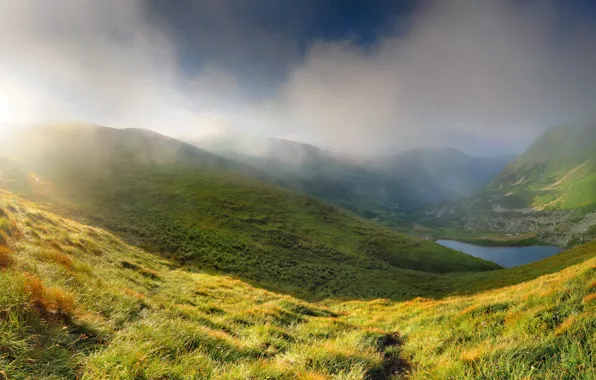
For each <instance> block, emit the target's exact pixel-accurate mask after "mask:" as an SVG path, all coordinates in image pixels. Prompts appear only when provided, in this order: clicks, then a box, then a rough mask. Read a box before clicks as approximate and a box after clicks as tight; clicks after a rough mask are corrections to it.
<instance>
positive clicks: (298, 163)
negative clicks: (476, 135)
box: [194, 135, 510, 218]
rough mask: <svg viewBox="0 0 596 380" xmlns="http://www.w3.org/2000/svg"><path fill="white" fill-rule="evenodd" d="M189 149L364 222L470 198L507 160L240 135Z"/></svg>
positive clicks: (454, 152) (444, 151) (205, 141)
mask: <svg viewBox="0 0 596 380" xmlns="http://www.w3.org/2000/svg"><path fill="white" fill-rule="evenodd" d="M194 145H196V146H199V147H202V148H204V149H207V150H210V151H213V152H216V153H217V154H221V155H223V156H226V157H228V158H231V159H234V160H237V161H240V162H245V163H249V164H251V165H253V166H255V167H257V168H259V169H262V170H263V171H266V172H267V173H269V174H271V175H272V176H273V177H276V178H280V179H283V181H284V185H286V186H289V187H291V188H294V189H296V190H298V191H301V192H303V193H306V194H310V195H313V196H316V197H319V198H322V199H324V200H326V201H328V202H332V203H334V204H338V205H340V206H342V207H344V208H347V209H350V210H352V211H356V212H358V213H360V214H361V215H364V216H366V217H369V218H370V217H375V216H377V217H382V216H383V215H386V214H387V213H388V212H393V214H399V213H404V212H406V213H408V212H411V211H414V210H417V209H420V208H421V207H423V206H424V205H425V204H428V203H433V202H437V201H443V200H447V199H454V198H457V197H460V196H463V195H469V194H470V193H471V192H472V191H474V190H476V189H478V188H481V187H482V186H484V185H486V184H487V183H488V181H489V180H490V179H491V178H492V177H493V176H494V175H496V174H497V173H498V172H499V171H500V170H501V169H502V168H503V167H504V166H505V165H506V163H507V162H508V161H509V160H510V158H509V157H470V156H467V155H465V154H463V153H461V152H459V151H457V150H455V149H414V150H411V151H408V152H404V153H400V154H396V155H392V156H373V157H365V158H363V157H360V158H354V157H348V156H342V155H339V154H335V153H332V152H329V151H326V150H323V149H319V148H316V147H314V146H311V145H308V144H302V143H298V142H293V141H287V140H277V139H266V138H259V137H252V136H241V135H219V136H215V137H211V138H209V139H207V138H205V139H202V140H196V141H194ZM379 211H381V212H379ZM377 214H379V215H377ZM394 216H395V215H394Z"/></svg>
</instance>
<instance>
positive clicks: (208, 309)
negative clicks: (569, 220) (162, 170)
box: [0, 193, 596, 379]
mask: <svg viewBox="0 0 596 380" xmlns="http://www.w3.org/2000/svg"><path fill="white" fill-rule="evenodd" d="M0 210H2V211H1V212H0V230H1V232H0V237H1V239H0V268H1V269H0V289H1V291H0V376H4V377H8V378H10V379H20V378H123V379H126V378H129V379H132V378H146V379H157V378H169V379H176V378H193V377H194V378H214V379H215V378H217V379H221V378H223V379H226V378H228V379H248V378H253V379H260V378H270V379H293V378H305V379H384V378H399V377H402V376H406V375H407V376H410V377H412V378H458V379H459V378H486V379H493V378H536V379H544V378H556V379H559V378H585V379H589V378H594V375H595V374H596V373H595V365H594V363H595V362H596V358H595V357H594V353H595V352H596V341H595V334H594V333H595V332H596V313H595V310H596V303H595V301H596V295H595V294H596V258H594V255H595V253H596V243H592V244H589V245H584V246H582V247H578V248H576V249H574V250H572V251H569V252H566V253H565V254H563V255H557V256H559V257H557V256H555V257H553V258H551V259H550V260H551V261H550V262H548V261H547V262H546V264H543V265H542V266H541V265H534V266H526V268H525V269H524V267H520V268H522V269H517V268H514V269H508V270H503V271H495V272H487V273H481V274H468V275H466V274H459V275H442V276H439V275H437V276H438V277H439V279H443V281H445V283H447V282H448V281H451V282H450V285H449V286H450V287H453V286H455V285H454V284H459V285H460V286H462V287H467V288H468V289H469V288H470V287H474V286H476V287H482V286H485V285H479V284H485V283H487V282H488V283H492V285H491V286H496V285H497V284H498V283H497V279H498V278H503V277H505V278H506V277H507V276H508V275H509V274H511V278H513V280H510V281H517V282H519V281H523V280H524V279H525V280H527V279H529V278H532V277H536V276H538V275H540V274H542V273H545V272H547V273H548V272H549V271H551V269H548V268H547V267H554V268H555V270H560V271H559V272H557V273H552V274H549V275H545V276H542V277H539V278H537V279H535V280H532V281H526V282H523V283H520V284H518V285H515V286H509V287H505V288H502V289H498V290H493V291H487V292H482V293H478V294H474V295H470V296H457V297H450V298H443V299H437V300H432V299H425V298H416V299H414V300H411V301H407V302H392V301H389V300H383V299H379V300H376V301H368V302H365V301H349V302H342V301H338V300H331V299H329V300H326V301H323V302H319V303H306V302H304V301H300V300H298V299H295V298H292V297H290V296H284V295H279V294H275V293H272V292H270V291H266V290H263V289H259V288H255V287H252V286H250V285H248V284H246V283H245V282H242V281H240V280H237V279H233V278H230V277H227V276H221V275H210V274H205V273H198V272H193V271H192V270H191V269H189V268H183V267H180V266H178V265H176V264H175V263H174V262H172V261H170V260H167V259H164V258H160V257H159V256H156V255H152V254H148V253H146V252H145V251H143V250H141V249H138V248H135V247H132V246H130V245H127V244H126V243H124V242H123V241H122V240H120V239H119V238H117V237H116V236H114V235H112V234H109V233H107V232H105V231H103V230H101V229H97V228H94V227H89V226H85V225H82V224H79V223H77V222H74V221H71V220H68V219H64V218H61V217H58V216H55V215H53V214H50V213H47V212H44V211H40V210H39V209H37V208H36V206H35V205H34V204H30V203H28V202H26V201H23V200H20V199H18V198H15V197H14V196H12V195H11V194H9V193H1V197H0ZM571 264H575V265H572V266H570V267H568V268H566V269H563V268H557V265H560V266H561V267H564V266H568V265H571ZM542 267H544V268H542ZM541 268H542V269H541ZM541 270H542V272H541ZM477 276H485V277H477ZM486 276H492V277H486ZM429 286H430V284H429Z"/></svg>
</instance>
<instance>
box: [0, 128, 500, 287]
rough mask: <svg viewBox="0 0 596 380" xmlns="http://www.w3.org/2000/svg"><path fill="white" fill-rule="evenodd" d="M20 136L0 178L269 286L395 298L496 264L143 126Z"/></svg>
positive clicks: (59, 206)
mask: <svg viewBox="0 0 596 380" xmlns="http://www.w3.org/2000/svg"><path fill="white" fill-rule="evenodd" d="M21 141H24V142H23V143H22V144H21V152H20V154H16V153H15V155H16V156H17V157H20V158H19V161H18V162H17V163H13V166H14V169H13V172H14V173H13V175H12V178H6V179H4V180H0V182H1V183H2V184H3V186H6V187H8V188H9V189H16V190H17V191H19V192H21V193H23V194H25V195H27V196H28V197H29V198H30V199H33V200H36V201H37V202H39V203H43V204H46V205H48V206H47V207H48V208H49V209H51V210H54V211H56V212H59V213H61V214H62V215H70V216H74V217H76V218H78V219H79V220H82V221H85V222H86V223H89V224H93V225H99V226H103V227H105V228H107V229H109V230H111V231H113V232H115V233H117V234H118V235H120V236H122V237H124V238H126V240H127V241H128V242H130V243H132V244H134V245H138V246H140V247H142V248H144V249H146V250H148V251H151V252H156V253H159V254H161V255H162V256H164V257H169V258H174V259H176V260H177V261H178V262H181V263H186V264H188V265H192V266H195V267H196V268H199V269H201V270H213V271H217V272H224V273H228V274H232V275H235V276H238V277H239V278H242V279H245V280H249V281H253V282H254V283H256V284H259V285H261V286H266V287H268V288H269V289H275V290H283V291H286V292H290V293H292V294H296V295H300V296H303V297H311V298H312V297H326V296H337V297H363V298H371V297H390V298H396V299H400V298H407V297H410V296H412V295H419V294H421V293H423V292H425V288H426V286H427V285H426V284H427V283H428V278H429V276H431V277H432V276H433V275H436V274H438V273H446V272H462V271H483V270H494V269H498V268H499V267H498V266H497V265H496V264H494V263H491V262H487V261H484V260H480V259H477V258H474V257H472V256H469V255H466V254H462V253H459V252H456V251H453V250H450V249H447V248H444V247H441V246H439V245H437V244H435V243H433V242H431V241H428V240H424V239H420V238H414V237H411V236H407V235H403V234H399V233H396V232H394V231H392V230H390V229H388V228H384V227H381V226H378V225H376V224H374V223H372V222H368V221H365V220H362V219H360V218H357V217H355V216H352V215H350V214H347V213H345V212H343V211H341V210H338V209H336V208H334V207H332V206H328V205H325V204H322V203H320V202H318V201H316V200H314V199H312V198H308V197H305V196H301V195H298V194H295V193H293V192H290V191H287V190H285V189H282V188H280V187H274V186H271V185H269V184H266V183H264V182H262V181H258V180H256V179H255V176H261V175H265V174H261V173H260V172H259V171H258V170H257V169H252V168H250V167H249V168H247V167H246V166H244V165H242V164H239V163H235V162H233V161H230V160H227V159H224V158H221V157H218V156H215V155H213V154H211V153H208V152H205V151H202V150H199V149H197V148H194V147H192V146H190V145H188V144H185V143H181V142H179V141H177V140H174V139H170V138H166V137H164V136H161V135H158V134H156V133H153V132H148V131H144V130H116V129H110V128H105V127H96V126H76V127H46V128H41V129H38V130H36V131H35V133H33V134H32V133H29V132H25V133H24V134H23V135H22V138H21ZM15 165H16V166H15ZM19 165H21V169H20V170H21V171H20V172H19V171H18V170H19V169H18V167H19ZM19 173H20V174H19ZM247 173H248V174H247ZM9 179H10V181H9Z"/></svg>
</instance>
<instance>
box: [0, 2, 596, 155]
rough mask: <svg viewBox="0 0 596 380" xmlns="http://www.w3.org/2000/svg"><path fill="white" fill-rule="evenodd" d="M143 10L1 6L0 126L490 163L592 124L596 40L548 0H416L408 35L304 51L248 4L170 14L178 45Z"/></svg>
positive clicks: (160, 21)
mask: <svg viewBox="0 0 596 380" xmlns="http://www.w3.org/2000/svg"><path fill="white" fill-rule="evenodd" d="M150 3H151V2H148V1H142V0H129V1H120V0H89V1H78V2H73V1H70V0H52V1H46V0H20V1H12V0H0V122H3V121H10V122H47V121H63V120H82V121H89V122H93V123H99V124H105V125H111V126H118V127H125V126H132V127H142V128H150V129H154V130H157V131H158V132H161V133H165V134H168V135H171V136H174V137H177V136H181V135H185V136H191V135H205V134H210V133H211V132H213V133H215V132H218V131H229V130H235V131H243V132H249V133H253V134H264V135H269V136H274V137H291V138H293V139H298V140H301V141H305V142H309V143H313V144H316V145H322V146H323V147H326V148H330V149H334V150H339V151H347V152H359V153H362V152H366V153H370V152H390V151H397V150H402V149H406V148H409V147H415V146H429V145H430V146H440V145H445V144H446V145H452V146H457V147H459V148H468V151H471V150H472V149H471V147H470V145H474V141H476V142H478V144H477V145H478V146H474V147H473V148H474V151H475V152H478V151H485V152H486V153H487V154H490V153H499V152H503V151H509V150H508V149H504V148H503V146H504V145H507V146H508V147H510V148H511V149H510V150H512V151H518V150H520V149H522V148H523V147H524V146H525V145H526V144H527V143H528V142H529V141H530V140H531V139H532V138H534V137H535V136H536V134H538V133H539V132H540V131H541V130H543V129H544V128H547V127H549V126H551V125H553V124H556V123H560V122H567V121H569V120H572V119H581V118H584V117H587V116H588V114H589V112H590V110H591V108H593V102H594V100H595V99H596V77H594V76H593V75H592V73H591V71H592V68H593V67H595V64H596V48H595V46H596V44H594V41H595V40H596V39H595V35H596V34H595V32H594V28H593V27H592V26H591V25H589V24H588V23H586V24H579V23H576V24H572V25H560V20H559V17H558V14H557V13H556V7H554V5H553V2H551V1H543V2H540V1H534V2H513V1H457V0H436V1H430V2H424V3H422V4H424V6H422V7H420V8H419V9H418V10H417V11H416V12H415V13H414V14H413V15H412V19H411V20H410V22H409V23H408V25H409V26H410V29H409V30H408V32H407V33H403V28H399V29H400V33H399V34H395V35H386V36H385V37H383V38H380V39H379V40H377V41H376V42H375V43H373V44H372V45H369V46H362V44H355V43H353V42H351V41H349V40H346V41H315V42H313V43H311V44H310V46H309V48H308V49H307V50H306V53H305V54H300V52H299V51H298V50H297V45H296V40H294V39H293V38H292V37H291V35H292V33H293V31H295V30H297V29H296V28H298V27H297V26H296V24H299V23H296V24H293V25H289V26H287V27H286V26H284V28H282V29H283V30H282V31H280V30H281V29H267V28H266V27H263V26H261V23H259V22H258V21H259V18H258V17H256V15H258V12H257V10H256V9H254V8H250V6H249V4H250V3H249V2H243V3H242V4H243V6H242V7H240V9H242V12H240V11H239V10H238V9H239V8H236V7H232V2H229V1H223V0H222V1H219V2H214V1H211V0H201V1H196V2H195V3H194V8H193V7H191V8H189V9H188V10H185V11H183V12H179V13H182V14H186V16H187V18H188V19H187V20H186V21H185V22H186V23H187V24H188V22H189V20H190V21H192V20H193V17H196V19H197V22H196V27H193V28H191V30H190V32H188V33H187V34H184V33H181V31H180V30H178V28H177V26H176V23H175V22H172V20H171V19H170V20H169V22H165V19H164V18H163V17H156V14H154V12H155V10H156V9H159V8H148V4H150ZM265 3H266V2H265ZM164 4H166V5H167V4H169V2H168V3H164ZM299 10H300V12H298V11H297V12H298V13H299V14H300V15H301V16H300V17H307V16H308V15H310V14H311V13H312V12H311V10H309V9H308V8H307V7H300V8H299ZM245 13H247V14H252V16H251V17H244V16H242V15H243V14H245ZM175 17H181V16H180V14H178V15H177V16H175ZM298 19H299V18H298ZM298 19H297V20H298ZM175 20H176V19H174V21H175ZM182 21H183V20H181V22H182ZM198 21H201V22H198ZM306 24H308V23H306ZM278 26H279V25H278ZM301 33H302V32H301ZM191 45H192V47H193V50H192V51H193V54H192V55H191V57H189V56H188V55H185V54H183V53H184V52H185V51H186V50H188V48H189V46H191ZM195 45H196V46H195ZM201 53H203V55H201ZM191 58H192V59H195V60H196V62H193V61H192V59H191ZM189 59H190V60H189ZM188 65H196V67H195V66H193V69H192V70H190V69H189V67H188ZM251 67H252V68H254V67H260V68H261V69H262V70H256V71H255V70H251ZM268 72H271V75H267V73H268ZM255 73H261V74H263V75H262V76H261V74H255ZM249 79H250V80H249ZM251 80H252V81H251ZM247 82H250V83H253V85H251V86H249V87H248V90H247V87H246V86H245V85H246V83H247ZM254 83H261V85H262V87H263V88H260V89H259V88H255V87H254ZM257 87H258V86H257ZM257 93H258V94H257ZM454 131H455V132H454ZM456 132H457V133H456ZM454 134H457V136H458V137H457V138H450V137H452V135H454ZM474 136H479V138H478V139H475V138H474ZM497 140H498V144H491V141H497ZM491 145H493V146H491Z"/></svg>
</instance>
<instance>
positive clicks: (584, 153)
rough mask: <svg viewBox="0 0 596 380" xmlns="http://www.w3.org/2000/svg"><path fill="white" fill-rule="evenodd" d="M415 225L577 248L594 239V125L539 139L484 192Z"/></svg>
mask: <svg viewBox="0 0 596 380" xmlns="http://www.w3.org/2000/svg"><path fill="white" fill-rule="evenodd" d="M422 215H423V216H422V218H421V219H419V220H418V222H419V223H421V224H423V225H426V226H432V227H438V228H446V227H449V228H451V229H452V230H456V231H460V232H461V231H465V232H470V233H473V234H478V233H485V232H491V233H492V232H497V233H500V234H506V235H509V236H526V237H527V236H531V237H532V238H531V239H530V240H533V241H536V239H534V238H533V237H536V238H538V240H540V241H547V242H551V243H554V244H558V245H576V244H579V243H582V242H585V241H588V240H591V239H593V238H595V237H596V125H595V124H592V125H584V126H560V127H556V128H551V129H549V130H548V131H546V132H545V133H544V134H542V135H541V136H540V137H539V138H538V139H536V141H535V142H534V143H533V144H532V145H531V146H530V147H529V148H528V149H527V151H526V152H525V153H523V154H522V155H520V156H519V157H518V158H517V159H515V160H514V161H512V162H511V163H510V164H509V165H507V166H506V167H505V168H504V169H503V171H502V172H501V173H499V174H498V175H497V176H496V177H495V178H494V179H493V180H492V181H491V182H490V183H489V184H488V185H487V186H486V187H485V188H484V189H482V190H480V191H478V192H476V193H475V194H474V195H473V196H471V197H468V198H465V199H461V200H458V201H455V202H447V203H444V204H442V205H440V206H433V207H431V208H429V209H427V210H425V211H424V212H423V213H422Z"/></svg>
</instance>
